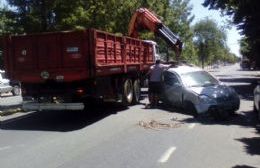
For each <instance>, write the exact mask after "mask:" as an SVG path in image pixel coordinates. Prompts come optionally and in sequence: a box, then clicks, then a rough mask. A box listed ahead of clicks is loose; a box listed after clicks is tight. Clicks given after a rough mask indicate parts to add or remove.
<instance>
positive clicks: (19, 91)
mask: <svg viewBox="0 0 260 168" xmlns="http://www.w3.org/2000/svg"><path fill="white" fill-rule="evenodd" d="M11 92H12V94H13V95H14V96H18V95H20V94H21V89H20V87H19V86H18V85H14V86H13V90H12V91H11Z"/></svg>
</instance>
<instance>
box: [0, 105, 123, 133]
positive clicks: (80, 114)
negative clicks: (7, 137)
mask: <svg viewBox="0 0 260 168" xmlns="http://www.w3.org/2000/svg"><path fill="white" fill-rule="evenodd" d="M124 110H126V107H123V106H122V105H120V104H118V103H101V104H98V105H94V106H89V107H87V109H86V110H84V111H42V112H35V113H32V114H30V115H29V116H26V117H24V118H22V119H19V120H16V121H12V122H7V123H5V124H1V129H3V130H37V131H58V132H68V131H74V130H79V129H82V128H84V127H86V126H89V125H91V124H94V123H96V122H98V121H100V120H102V119H104V118H106V117H108V116H110V115H113V114H116V113H117V112H119V111H124Z"/></svg>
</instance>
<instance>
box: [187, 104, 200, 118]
mask: <svg viewBox="0 0 260 168" xmlns="http://www.w3.org/2000/svg"><path fill="white" fill-rule="evenodd" d="M184 110H185V112H187V113H188V114H191V115H193V117H198V112H197V110H196V108H195V106H194V104H193V103H192V102H185V105H184Z"/></svg>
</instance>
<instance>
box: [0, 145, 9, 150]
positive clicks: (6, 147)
mask: <svg viewBox="0 0 260 168" xmlns="http://www.w3.org/2000/svg"><path fill="white" fill-rule="evenodd" d="M10 148H11V146H3V147H0V151H3V150H7V149H10Z"/></svg>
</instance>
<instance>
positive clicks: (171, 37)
mask: <svg viewBox="0 0 260 168" xmlns="http://www.w3.org/2000/svg"><path fill="white" fill-rule="evenodd" d="M140 29H148V30H150V31H152V32H154V34H155V35H158V36H160V37H162V38H163V39H164V40H165V41H166V42H167V43H168V44H169V45H170V46H171V47H172V48H173V50H174V51H175V53H176V59H177V61H178V60H179V58H180V54H181V51H182V41H181V40H180V38H179V37H178V36H177V35H176V34H174V33H173V32H172V31H171V30H170V29H169V28H168V27H167V26H165V25H164V24H163V23H162V21H161V20H160V19H159V18H157V16H156V15H155V14H153V13H152V12H151V11H149V10H148V9H146V8H140V9H137V10H136V12H135V13H134V14H133V16H132V18H131V20H130V23H129V26H128V35H129V36H130V37H134V38H138V30H140ZM167 61H168V58H167Z"/></svg>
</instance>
